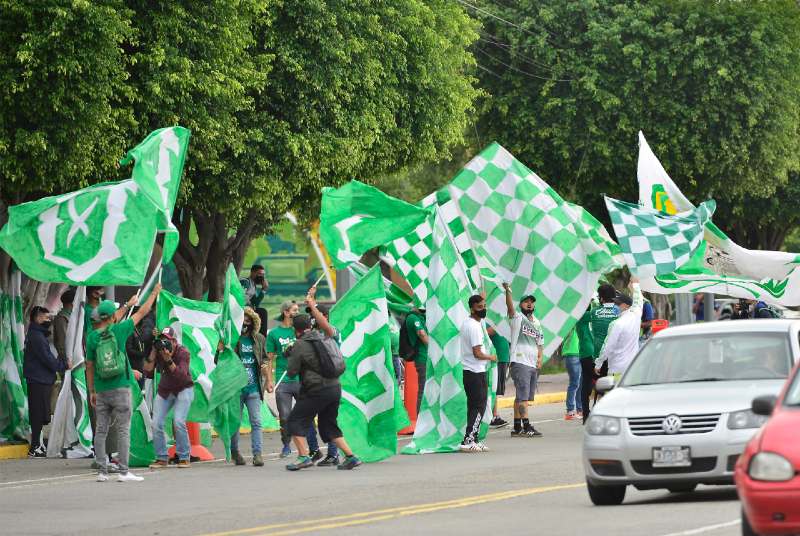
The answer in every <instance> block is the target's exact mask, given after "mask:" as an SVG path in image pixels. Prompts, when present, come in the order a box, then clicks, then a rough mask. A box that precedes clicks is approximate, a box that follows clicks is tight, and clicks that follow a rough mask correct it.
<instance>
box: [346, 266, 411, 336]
mask: <svg viewBox="0 0 800 536" xmlns="http://www.w3.org/2000/svg"><path fill="white" fill-rule="evenodd" d="M347 269H348V270H349V271H350V273H351V274H352V275H353V278H354V279H355V280H356V281H360V280H361V278H363V277H364V276H365V275H367V273H368V272H369V270H370V269H369V268H368V267H367V266H365V265H363V264H361V263H360V262H354V263H353V264H351V265H350V266H348V267H347ZM381 279H382V281H383V289H384V290H385V291H386V301H387V303H388V305H389V310H390V311H391V312H393V313H400V314H408V313H409V312H411V309H413V307H414V301H413V298H412V297H411V296H409V295H408V294H407V293H406V291H404V290H403V289H401V288H400V287H398V286H397V285H395V284H394V283H392V282H391V281H390V280H389V279H387V278H385V277H383V276H381ZM398 329H399V328H398Z"/></svg>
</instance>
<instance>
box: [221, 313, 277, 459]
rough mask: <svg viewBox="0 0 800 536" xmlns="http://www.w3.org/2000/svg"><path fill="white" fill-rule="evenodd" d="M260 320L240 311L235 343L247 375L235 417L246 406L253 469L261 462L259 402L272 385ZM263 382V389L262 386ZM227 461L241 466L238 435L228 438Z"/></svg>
mask: <svg viewBox="0 0 800 536" xmlns="http://www.w3.org/2000/svg"><path fill="white" fill-rule="evenodd" d="M260 327H261V318H259V316H258V314H257V313H256V312H255V311H254V310H253V309H252V308H250V307H245V308H244V323H243V324H242V334H241V336H240V337H239V342H238V343H236V355H238V356H239V359H241V360H242V364H243V365H244V368H245V370H246V371H247V385H245V386H244V387H243V388H242V392H241V395H240V398H239V416H240V417H241V412H242V408H243V407H244V406H247V416H248V418H249V419H250V450H251V452H252V453H253V465H255V466H256V467H261V466H263V465H264V459H263V458H262V456H261V442H262V434H261V401H262V400H264V387H266V389H267V391H268V392H270V393H271V392H272V390H273V384H272V377H271V375H270V373H269V372H270V371H269V369H270V367H269V361H268V359H269V358H268V357H267V356H268V355H269V354H268V353H267V350H266V340H265V339H264V336H263V335H262V334H261V333H260V332H259V328H260ZM262 378H266V386H265V385H263V384H262ZM231 458H232V459H233V462H234V463H235V464H236V465H244V464H245V461H244V457H243V456H242V453H241V451H240V450H239V431H238V430H237V431H236V433H235V434H233V437H231Z"/></svg>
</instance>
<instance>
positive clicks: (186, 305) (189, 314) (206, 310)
mask: <svg viewBox="0 0 800 536" xmlns="http://www.w3.org/2000/svg"><path fill="white" fill-rule="evenodd" d="M221 315H222V304H221V303H217V302H205V301H197V300H190V299H188V298H181V297H178V296H175V295H174V294H172V293H170V292H167V291H165V290H162V291H161V294H159V297H158V306H157V308H156V323H157V325H158V329H159V330H162V329H164V328H165V327H172V328H173V329H174V330H175V335H176V337H177V339H178V343H179V344H181V345H183V346H185V347H186V348H187V350H189V354H190V355H191V361H190V363H189V369H190V371H191V373H192V379H193V380H194V382H195V383H194V401H193V402H192V406H191V407H190V409H189V416H188V417H187V420H189V421H192V422H207V421H208V420H209V419H208V416H209V402H210V400H211V395H212V390H213V387H214V382H213V379H212V376H211V373H212V372H213V371H214V368H215V366H216V365H215V364H214V355H215V354H216V351H217V343H218V342H219V340H220V335H219V331H218V326H219V321H220V320H219V319H220V316H221ZM234 357H235V356H234ZM240 364H241V363H240Z"/></svg>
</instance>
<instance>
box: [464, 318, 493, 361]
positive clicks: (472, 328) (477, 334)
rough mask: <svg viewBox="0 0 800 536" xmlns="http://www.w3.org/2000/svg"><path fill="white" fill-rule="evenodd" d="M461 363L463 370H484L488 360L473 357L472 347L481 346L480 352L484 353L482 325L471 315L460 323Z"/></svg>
mask: <svg viewBox="0 0 800 536" xmlns="http://www.w3.org/2000/svg"><path fill="white" fill-rule="evenodd" d="M459 337H460V339H461V363H462V365H463V367H464V370H469V371H470V372H486V367H487V366H488V365H489V362H488V361H486V360H485V359H475V355H474V354H473V353H472V348H473V347H475V346H480V347H481V352H483V353H486V348H484V346H483V325H482V323H481V322H478V321H477V320H475V319H474V318H472V317H469V318H467V319H466V320H465V321H464V323H463V324H462V325H461V334H460V336H459Z"/></svg>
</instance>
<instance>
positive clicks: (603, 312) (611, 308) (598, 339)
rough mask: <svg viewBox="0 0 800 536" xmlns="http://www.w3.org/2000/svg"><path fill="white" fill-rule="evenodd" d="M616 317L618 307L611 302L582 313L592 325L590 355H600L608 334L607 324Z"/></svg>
mask: <svg viewBox="0 0 800 536" xmlns="http://www.w3.org/2000/svg"><path fill="white" fill-rule="evenodd" d="M617 317H619V307H617V306H616V305H614V304H613V303H605V304H603V305H601V306H600V307H595V308H594V309H592V310H591V311H586V312H585V313H584V314H583V318H587V319H588V320H589V323H590V324H591V325H592V335H593V336H594V341H593V342H594V355H593V356H592V357H595V358H597V357H598V356H599V355H600V350H601V349H602V348H603V344H604V343H605V342H606V335H608V326H609V325H611V322H613V321H614V320H616V319H617Z"/></svg>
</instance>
